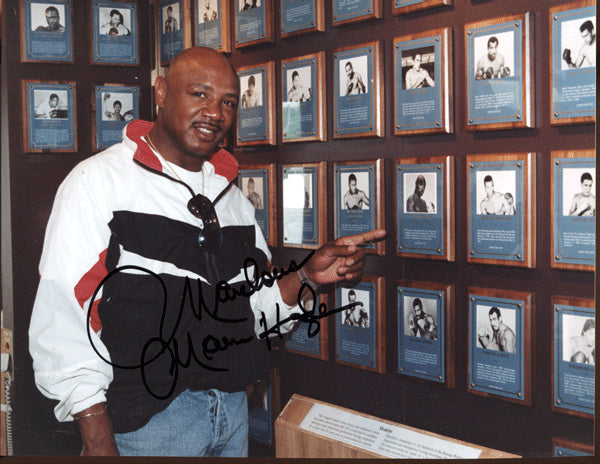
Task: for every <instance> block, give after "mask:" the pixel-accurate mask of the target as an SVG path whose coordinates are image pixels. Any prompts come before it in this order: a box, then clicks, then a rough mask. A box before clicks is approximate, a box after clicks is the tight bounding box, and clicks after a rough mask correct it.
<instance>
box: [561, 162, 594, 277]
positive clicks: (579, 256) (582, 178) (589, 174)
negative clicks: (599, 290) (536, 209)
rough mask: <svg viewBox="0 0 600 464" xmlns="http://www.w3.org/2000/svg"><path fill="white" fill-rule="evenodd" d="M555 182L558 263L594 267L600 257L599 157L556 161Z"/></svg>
mask: <svg viewBox="0 0 600 464" xmlns="http://www.w3.org/2000/svg"><path fill="white" fill-rule="evenodd" d="M552 167H553V170H554V173H553V182H554V198H553V206H554V237H553V240H554V253H553V258H552V259H553V261H554V262H555V263H569V264H584V265H590V266H593V265H594V264H595V258H596V230H595V227H596V197H595V195H594V191H595V182H596V160H595V158H556V159H555V160H554V163H553V166H552Z"/></svg>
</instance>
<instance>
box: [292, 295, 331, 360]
mask: <svg viewBox="0 0 600 464" xmlns="http://www.w3.org/2000/svg"><path fill="white" fill-rule="evenodd" d="M317 298H318V306H317V307H315V306H312V308H309V307H307V304H306V302H303V303H302V304H303V306H302V308H303V310H304V311H309V312H310V311H314V313H313V314H314V315H315V316H318V315H319V312H320V310H321V309H323V311H325V310H327V308H329V304H330V303H329V300H330V298H329V295H328V294H326V293H320V294H318V295H317ZM323 305H325V306H323ZM329 320H330V318H329V317H323V318H321V319H319V320H318V321H315V322H310V321H309V322H302V321H300V322H298V323H297V324H298V327H296V328H295V329H294V333H293V334H292V335H291V337H290V338H289V339H288V341H287V342H286V344H285V350H286V351H289V352H291V353H296V354H301V355H303V356H308V357H311V358H315V359H320V360H321V361H327V360H328V359H329ZM311 324H312V325H311ZM317 328H318V332H317Z"/></svg>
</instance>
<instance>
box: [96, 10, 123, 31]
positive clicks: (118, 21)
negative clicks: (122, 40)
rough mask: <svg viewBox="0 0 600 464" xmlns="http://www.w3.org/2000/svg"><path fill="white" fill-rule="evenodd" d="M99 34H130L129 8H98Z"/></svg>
mask: <svg viewBox="0 0 600 464" xmlns="http://www.w3.org/2000/svg"><path fill="white" fill-rule="evenodd" d="M98 23H99V24H100V34H101V35H131V10H129V9H128V8H123V9H118V8H104V7H99V8H98Z"/></svg>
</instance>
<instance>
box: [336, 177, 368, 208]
mask: <svg viewBox="0 0 600 464" xmlns="http://www.w3.org/2000/svg"><path fill="white" fill-rule="evenodd" d="M369 190H370V186H369V172H367V171H362V172H355V173H353V172H342V173H340V195H341V197H340V202H341V209H364V210H368V209H370V206H371V205H370V199H369Z"/></svg>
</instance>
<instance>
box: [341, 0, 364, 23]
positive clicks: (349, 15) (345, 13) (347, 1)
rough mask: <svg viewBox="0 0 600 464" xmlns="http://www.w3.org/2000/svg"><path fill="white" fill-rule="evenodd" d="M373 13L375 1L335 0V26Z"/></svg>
mask: <svg viewBox="0 0 600 464" xmlns="http://www.w3.org/2000/svg"><path fill="white" fill-rule="evenodd" d="M371 13H373V0H333V24H335V23H338V22H340V21H346V20H348V19H353V18H360V17H361V16H365V15H368V14H371Z"/></svg>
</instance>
